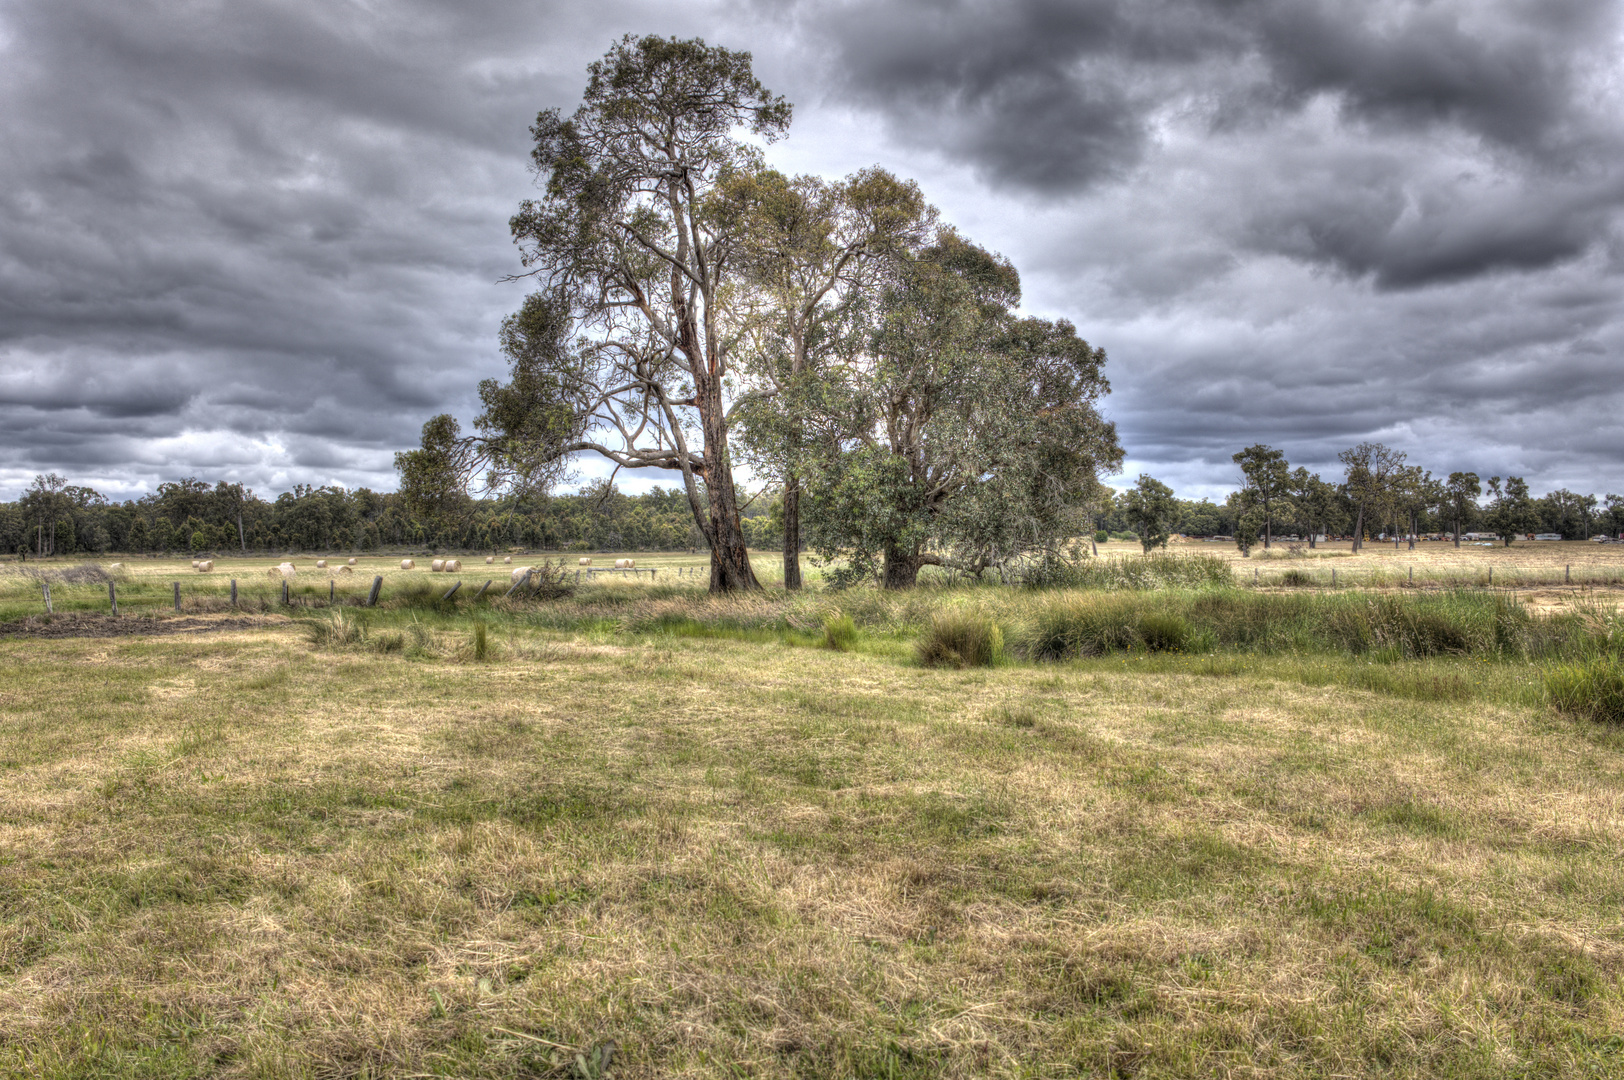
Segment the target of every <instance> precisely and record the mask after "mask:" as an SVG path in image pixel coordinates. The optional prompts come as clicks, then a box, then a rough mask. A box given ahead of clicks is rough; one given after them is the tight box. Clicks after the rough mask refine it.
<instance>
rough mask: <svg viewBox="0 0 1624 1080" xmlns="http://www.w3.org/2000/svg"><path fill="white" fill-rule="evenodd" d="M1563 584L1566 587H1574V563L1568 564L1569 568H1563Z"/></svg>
mask: <svg viewBox="0 0 1624 1080" xmlns="http://www.w3.org/2000/svg"><path fill="white" fill-rule="evenodd" d="M1562 584H1564V585H1572V584H1573V564H1572V563H1568V565H1567V566H1565V567H1563V568H1562Z"/></svg>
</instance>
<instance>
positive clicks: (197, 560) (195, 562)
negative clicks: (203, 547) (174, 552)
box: [192, 559, 202, 570]
mask: <svg viewBox="0 0 1624 1080" xmlns="http://www.w3.org/2000/svg"><path fill="white" fill-rule="evenodd" d="M201 561H202V560H201V559H193V560H192V569H193V570H196V569H197V564H198V563H199V562H201Z"/></svg>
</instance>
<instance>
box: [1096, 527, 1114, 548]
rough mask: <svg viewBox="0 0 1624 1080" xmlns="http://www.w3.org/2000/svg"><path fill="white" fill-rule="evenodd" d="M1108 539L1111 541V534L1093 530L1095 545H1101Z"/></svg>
mask: <svg viewBox="0 0 1624 1080" xmlns="http://www.w3.org/2000/svg"><path fill="white" fill-rule="evenodd" d="M1109 539H1111V534H1110V533H1108V532H1106V531H1105V530H1104V529H1096V530H1095V532H1094V542H1095V543H1096V544H1103V543H1105V542H1106V541H1107V540H1109Z"/></svg>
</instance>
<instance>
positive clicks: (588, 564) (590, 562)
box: [581, 558, 592, 566]
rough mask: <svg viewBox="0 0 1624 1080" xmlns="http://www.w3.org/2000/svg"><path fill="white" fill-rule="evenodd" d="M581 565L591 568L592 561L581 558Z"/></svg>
mask: <svg viewBox="0 0 1624 1080" xmlns="http://www.w3.org/2000/svg"><path fill="white" fill-rule="evenodd" d="M581 565H582V566H591V565H592V560H591V559H586V558H583V559H582V560H581Z"/></svg>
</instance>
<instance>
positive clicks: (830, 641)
mask: <svg viewBox="0 0 1624 1080" xmlns="http://www.w3.org/2000/svg"><path fill="white" fill-rule="evenodd" d="M855 644H857V624H856V623H854V622H852V619H851V616H850V615H842V614H839V613H836V614H834V615H830V616H829V617H828V618H827V619H824V620H823V647H824V648H825V649H834V650H835V651H836V652H846V651H848V650H849V649H850V648H851V647H852V646H853V645H855Z"/></svg>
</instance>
